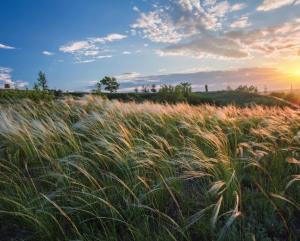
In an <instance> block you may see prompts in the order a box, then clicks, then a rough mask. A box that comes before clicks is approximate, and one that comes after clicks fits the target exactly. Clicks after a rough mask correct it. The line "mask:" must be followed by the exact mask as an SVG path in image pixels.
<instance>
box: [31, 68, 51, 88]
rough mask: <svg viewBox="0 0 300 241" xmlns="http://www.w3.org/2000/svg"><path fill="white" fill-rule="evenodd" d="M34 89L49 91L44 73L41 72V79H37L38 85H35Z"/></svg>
mask: <svg viewBox="0 0 300 241" xmlns="http://www.w3.org/2000/svg"><path fill="white" fill-rule="evenodd" d="M34 89H35V90H38V89H41V90H48V81H47V79H46V74H45V73H44V72H42V71H40V72H39V77H38V79H37V83H35V84H34Z"/></svg>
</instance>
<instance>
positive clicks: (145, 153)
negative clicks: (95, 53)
mask: <svg viewBox="0 0 300 241" xmlns="http://www.w3.org/2000/svg"><path fill="white" fill-rule="evenodd" d="M299 159H300V111H299V110H292V109H289V108H284V109H282V108H279V107H261V106H252V107H251V108H238V107H234V106H227V107H213V106H209V105H201V106H189V105H187V104H178V105H174V106H172V105H160V104H151V103H147V102H146V103H143V104H136V103H120V102H117V101H114V102H113V101H108V100H102V99H100V98H92V97H86V98H83V99H81V100H73V99H67V100H61V101H58V100H57V101H54V102H52V101H49V102H47V103H44V104H36V103H33V102H30V101H23V102H19V103H15V104H5V105H2V107H1V105H0V172H1V173H0V233H1V238H0V240H15V241H16V240H37V241H38V240H46V241H47V240H49V241H52V240H57V241H58V240H68V241H71V240H72V241H75V240H76V241H79V240H81V241H88V240H89V241H92V240H99V241H100V240H105V241H106V240H107V241H113V240H120V241H123V240H124V241H127V240H128V241H131V240H133V241H152V240H158V241H168V240H170V241H171V240H183V241H184V240H186V241H189V240H191V241H196V240H197V241H198V240H232V241H237V240H246V241H248V240H249V241H254V240H257V241H271V240H282V241H283V240H285V241H286V240H291V241H296V240H299V237H300V185H299V181H300V161H299Z"/></svg>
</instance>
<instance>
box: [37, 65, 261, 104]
mask: <svg viewBox="0 0 300 241" xmlns="http://www.w3.org/2000/svg"><path fill="white" fill-rule="evenodd" d="M119 88H120V84H119V83H118V81H117V79H116V78H115V77H109V76H105V77H104V78H102V79H101V80H99V81H98V82H97V83H96V85H95V89H94V90H93V91H94V93H97V94H101V93H102V89H104V90H105V91H108V92H109V93H116V92H117V91H118V90H119ZM33 89H34V90H36V91H48V90H49V87H48V80H47V78H46V74H45V73H44V72H42V71H40V72H39V73H38V78H37V81H36V82H35V83H34V85H33ZM204 89H205V92H206V93H207V92H209V89H208V85H207V84H205V85H204ZM226 90H227V91H237V92H247V93H258V89H257V87H256V86H253V85H250V86H247V85H240V86H238V87H237V88H236V89H232V88H231V87H230V86H228V87H227V89H226ZM134 92H135V93H158V94H159V95H160V96H161V97H162V98H165V99H174V96H176V99H178V100H184V99H186V98H188V97H189V96H190V95H191V94H192V92H193V91H192V85H191V83H189V82H182V83H180V84H177V85H166V84H163V85H161V86H159V88H158V87H157V86H156V85H155V84H152V85H151V86H146V85H143V86H141V87H135V88H134Z"/></svg>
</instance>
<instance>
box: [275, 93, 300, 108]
mask: <svg viewBox="0 0 300 241" xmlns="http://www.w3.org/2000/svg"><path fill="white" fill-rule="evenodd" d="M270 95H271V96H274V97H277V98H280V99H284V100H286V101H289V102H291V103H293V104H296V105H300V95H299V92H293V91H291V92H272V93H271V94H270Z"/></svg>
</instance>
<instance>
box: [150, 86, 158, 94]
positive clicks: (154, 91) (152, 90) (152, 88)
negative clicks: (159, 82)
mask: <svg viewBox="0 0 300 241" xmlns="http://www.w3.org/2000/svg"><path fill="white" fill-rule="evenodd" d="M151 92H152V93H156V92H157V90H156V85H155V84H153V85H152V86H151Z"/></svg>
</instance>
